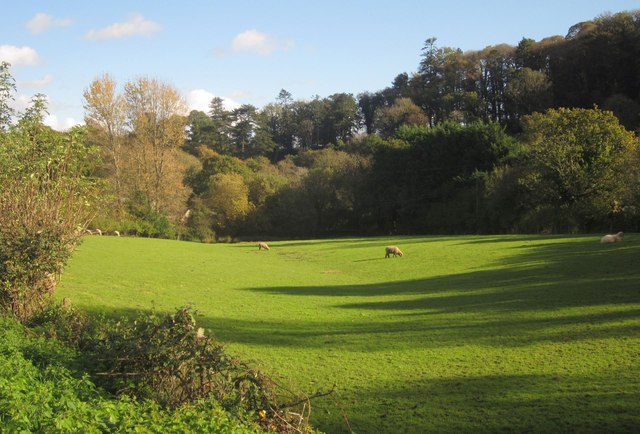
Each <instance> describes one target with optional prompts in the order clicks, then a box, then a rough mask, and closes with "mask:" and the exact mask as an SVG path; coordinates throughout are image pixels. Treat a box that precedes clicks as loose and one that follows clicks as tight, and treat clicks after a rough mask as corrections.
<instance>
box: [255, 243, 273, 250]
mask: <svg viewBox="0 0 640 434" xmlns="http://www.w3.org/2000/svg"><path fill="white" fill-rule="evenodd" d="M262 249H265V250H271V249H269V245H268V244H267V243H262V242H261V243H258V250H262Z"/></svg>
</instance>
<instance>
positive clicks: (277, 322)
mask: <svg viewBox="0 0 640 434" xmlns="http://www.w3.org/2000/svg"><path fill="white" fill-rule="evenodd" d="M636 238H638V237H637V236H633V235H632V236H629V237H628V239H627V240H625V242H624V243H623V244H616V245H600V244H599V243H598V240H597V237H526V236H524V237H523V236H507V237H481V236H477V237H420V238H418V237H416V238H402V239H397V238H396V239H394V241H393V242H394V243H397V244H399V245H400V246H401V248H402V249H403V251H404V252H405V257H403V258H391V259H384V246H385V245H386V244H388V243H390V242H391V241H390V240H388V239H384V238H368V239H340V240H323V241H291V242H274V243H270V245H271V247H272V250H271V251H270V252H265V251H258V250H257V247H256V245H255V244H236V245H205V244H196V243H185V242H177V241H166V240H148V239H131V238H113V237H89V238H86V239H85V242H84V243H83V245H81V246H80V248H79V249H78V251H77V252H76V254H75V256H74V258H73V259H72V261H71V263H70V264H69V266H68V267H67V270H66V272H65V274H64V276H63V279H62V282H61V286H60V289H59V292H58V296H60V297H64V296H68V297H70V298H71V299H72V300H73V302H74V303H75V304H76V305H77V306H80V307H82V308H86V309H88V310H92V311H95V312H107V313H108V314H116V315H121V314H126V313H128V312H131V310H136V309H148V308H151V307H152V306H155V308H156V309H158V310H171V309H173V308H174V307H178V306H183V305H185V304H191V305H193V306H194V307H195V308H196V309H197V310H198V311H200V312H201V314H202V317H201V318H200V319H199V322H200V325H203V326H204V327H206V328H208V329H210V330H211V332H212V333H214V334H215V336H216V337H218V338H219V339H220V340H221V341H222V342H225V343H227V344H228V348H229V350H230V351H231V352H233V353H235V354H238V355H241V356H243V357H244V358H245V359H249V360H252V361H254V362H255V363H256V364H258V365H259V366H260V367H261V368H262V369H263V370H264V371H265V372H267V373H269V374H271V375H272V376H274V377H276V378H277V379H279V380H280V381H281V382H282V383H284V384H290V385H292V386H293V387H294V388H296V389H302V390H305V391H308V392H313V391H315V390H316V389H317V388H320V387H330V386H331V385H332V384H334V383H335V384H336V385H337V386H338V393H337V398H338V401H339V402H334V401H332V400H323V401H314V402H313V406H314V407H313V417H314V422H315V425H316V426H317V427H319V428H321V429H323V430H325V431H327V432H331V433H334V432H344V431H346V427H345V424H344V422H343V420H342V419H341V416H340V413H341V412H340V407H344V408H345V409H346V410H347V414H348V417H349V420H350V422H351V426H352V428H353V430H354V431H356V432H358V433H365V432H366V433H373V432H376V433H378V432H389V433H395V432H481V431H487V432H496V431H501V430H513V431H519V432H522V431H538V432H552V431H580V432H589V431H592V432H616V431H617V432H624V431H632V430H634V429H635V430H637V429H638V428H640V404H639V402H640V400H639V398H640V362H639V360H640V357H639V356H640V283H639V282H640V262H639V261H640V241H638V240H636Z"/></svg>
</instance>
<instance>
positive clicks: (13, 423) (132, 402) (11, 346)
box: [0, 318, 262, 433]
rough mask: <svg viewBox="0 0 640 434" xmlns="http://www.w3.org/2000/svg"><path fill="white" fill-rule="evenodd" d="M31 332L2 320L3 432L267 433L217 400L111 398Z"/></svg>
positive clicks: (70, 354) (60, 348)
mask: <svg viewBox="0 0 640 434" xmlns="http://www.w3.org/2000/svg"><path fill="white" fill-rule="evenodd" d="M26 332H27V330H26V329H24V327H23V326H22V325H20V324H19V323H18V322H17V321H15V320H11V319H7V318H0V432H56V433H76V432H86V433H100V432H192V433H211V432H216V433H259V432H262V430H261V429H260V428H259V426H258V425H256V424H254V423H251V422H250V421H248V419H247V416H246V415H243V414H241V413H238V415H236V416H234V415H231V414H229V413H228V412H227V411H225V410H224V409H223V408H222V407H221V406H220V405H219V404H218V403H217V402H216V401H215V400H213V399H202V400H198V401H196V402H193V403H190V404H186V405H182V406H180V407H178V408H175V409H167V408H163V407H162V406H160V405H159V404H158V403H155V402H153V401H150V400H136V399H132V398H130V397H127V396H121V397H120V398H117V399H112V398H111V397H109V396H108V395H106V394H105V393H104V392H103V391H101V390H100V389H99V388H97V387H96V386H95V385H94V384H93V383H92V381H91V380H90V378H89V377H88V376H87V375H83V374H82V373H81V372H79V371H77V370H74V369H73V368H71V367H70V366H72V365H73V361H74V359H75V357H76V352H75V351H74V350H73V349H71V348H69V347H67V346H65V345H63V344H61V343H60V342H58V341H55V340H51V339H43V338H34V337H28V336H27V334H26Z"/></svg>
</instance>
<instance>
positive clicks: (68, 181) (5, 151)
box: [0, 100, 97, 320]
mask: <svg viewBox="0 0 640 434" xmlns="http://www.w3.org/2000/svg"><path fill="white" fill-rule="evenodd" d="M34 105H35V108H34V109H33V110H34V111H33V112H30V113H29V115H28V116H27V115H25V117H24V118H23V119H22V120H21V121H20V122H19V123H18V125H17V126H14V127H12V128H11V129H10V130H9V131H8V132H3V131H0V185H2V188H1V189H0V308H2V310H5V311H9V312H11V313H12V314H14V315H17V316H18V317H19V318H21V319H23V320H27V319H28V318H29V317H30V316H32V315H33V314H34V313H36V312H37V311H38V310H40V309H42V308H43V307H44V306H45V305H46V304H47V303H48V300H49V295H50V294H51V293H52V291H53V289H54V288H55V276H56V275H57V274H58V273H59V272H60V271H61V270H62V267H63V266H64V264H65V262H66V261H67V259H68V258H69V255H70V253H71V251H72V249H73V248H74V246H75V244H76V243H77V242H78V240H79V236H80V235H81V233H82V231H83V229H84V227H86V225H87V223H88V222H89V221H90V219H91V204H92V203H93V202H95V201H96V197H97V195H96V191H97V188H96V187H97V184H96V183H95V182H94V181H93V180H92V178H90V177H88V176H87V175H88V173H89V171H90V169H91V166H90V163H88V162H90V161H92V160H93V158H94V157H95V151H94V150H93V149H91V148H88V147H86V146H85V145H84V140H83V136H84V132H83V129H81V128H77V129H74V130H72V131H71V132H69V133H57V132H54V131H52V130H50V129H49V128H48V127H45V126H43V125H42V124H41V118H40V116H41V113H40V112H39V111H38V110H44V109H43V108H42V107H40V106H41V105H42V102H41V101H39V100H35V102H34ZM39 107H40V108H39Z"/></svg>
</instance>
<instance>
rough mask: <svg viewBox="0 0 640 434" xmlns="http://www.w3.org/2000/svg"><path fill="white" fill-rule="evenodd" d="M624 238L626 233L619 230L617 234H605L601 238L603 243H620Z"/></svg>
mask: <svg viewBox="0 0 640 434" xmlns="http://www.w3.org/2000/svg"><path fill="white" fill-rule="evenodd" d="M623 238H624V233H623V232H618V233H617V234H609V235H605V236H604V237H602V238H600V242H601V243H602V244H609V243H619V242H621V241H622V239H623Z"/></svg>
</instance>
